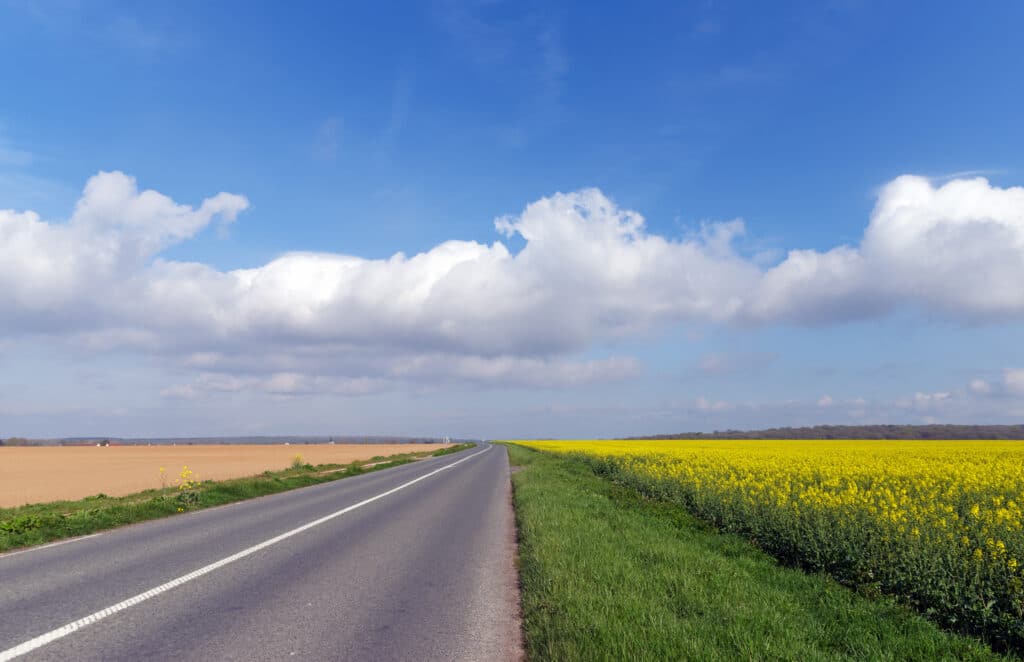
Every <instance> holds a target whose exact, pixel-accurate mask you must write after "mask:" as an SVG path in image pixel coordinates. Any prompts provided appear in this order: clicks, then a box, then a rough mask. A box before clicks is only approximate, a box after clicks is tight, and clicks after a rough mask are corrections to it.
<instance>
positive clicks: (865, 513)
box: [517, 440, 1024, 650]
mask: <svg viewBox="0 0 1024 662" xmlns="http://www.w3.org/2000/svg"><path fill="white" fill-rule="evenodd" d="M517 443H521V444H523V445H525V446H529V447H531V448H535V449H538V450H543V451H549V452H554V453H560V454H571V455H573V456H575V457H577V458H579V459H582V460H583V461H585V462H587V463H588V464H590V465H591V466H592V467H594V469H595V470H596V471H597V472H598V473H600V474H603V475H606V476H608V477H610V478H612V479H613V480H616V481H619V482H622V483H625V484H629V485H632V486H633V487H636V488H637V489H639V490H640V491H641V492H643V493H644V494H646V495H648V496H651V497H655V498H660V499H665V500H670V501H675V502H678V503H680V504H682V505H684V506H685V507H687V508H688V509H689V510H691V511H692V512H693V513H694V514H696V515H697V516H699V517H701V518H703V519H705V520H708V521H710V522H711V523H713V524H715V525H716V526H718V527H719V528H721V529H723V530H726V531H731V532H735V533H738V534H741V535H743V536H745V537H747V538H748V539H750V540H751V541H753V542H754V543H755V544H757V545H759V546H760V547H762V548H764V549H765V550H767V551H769V552H770V553H772V554H774V555H775V556H777V557H779V558H780V559H782V560H784V561H786V562H788V563H792V564H795V565H799V566H801V567H804V568H807V569H809V570H812V571H817V572H827V573H829V574H831V575H832V576H834V577H836V578H837V579H839V580H840V581H843V582H844V583H847V584H850V585H853V586H856V587H858V588H859V589H861V590H866V591H868V592H872V593H874V592H881V593H886V594H890V595H895V596H898V597H899V598H901V599H902V600H904V601H905V602H908V603H910V604H911V605H913V606H915V607H917V608H918V609H920V610H921V611H923V612H925V613H927V614H929V615H930V616H932V617H933V618H935V619H936V620H939V621H941V622H944V623H945V624H947V625H950V626H952V627H955V628H957V629H962V630H965V631H969V632H974V633H978V634H983V635H984V636H985V637H986V638H987V639H989V640H990V641H992V642H993V643H998V644H1000V645H1001V646H1005V647H1009V648H1011V649H1016V650H1022V648H1024V586H1022V577H1021V570H1022V569H1021V564H1022V563H1024V531H1022V518H1024V442H1015V441H931V440H929V441H916V440H915V441H838V440H829V441H824V440H822V441H817V440H795V441H768V440H735V441H734V440H699V441H698V440H693V441H690V440H671V441H661V440H659V441H529V442H517Z"/></svg>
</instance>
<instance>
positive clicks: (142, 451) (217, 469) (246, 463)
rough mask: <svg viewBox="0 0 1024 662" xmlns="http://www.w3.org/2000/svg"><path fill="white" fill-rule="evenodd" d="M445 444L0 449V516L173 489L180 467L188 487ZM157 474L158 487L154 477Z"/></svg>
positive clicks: (431, 448) (435, 447)
mask: <svg viewBox="0 0 1024 662" xmlns="http://www.w3.org/2000/svg"><path fill="white" fill-rule="evenodd" d="M446 446H448V444H336V445H333V446H332V445H328V444H316V445H314V444H292V445H290V446H285V445H283V444H281V445H272V446H271V445H258V446H255V445H254V446H240V445H239V446H234V445H232V446H107V447H97V446H84V447H82V446H76V447H66V446H65V447H60V446H58V447H28V448H24V447H0V508H9V507H11V506H21V505H24V504H26V503H42V502H46V501H62V500H74V499H81V498H84V497H87V496H92V495H94V494H99V493H100V492H102V493H104V494H107V495H109V496H123V495H125V494H132V493H133V492H141V491H142V490H148V489H152V488H159V487H164V486H166V487H173V486H174V484H175V481H176V480H177V479H178V475H179V474H180V473H181V469H182V467H183V466H188V468H189V469H191V470H192V471H193V472H194V474H193V476H192V479H193V480H223V479H226V478H240V477H242V476H253V475H256V474H259V473H263V472H264V471H266V470H268V469H269V470H273V471H279V470H281V469H286V468H288V466H289V465H291V463H292V459H293V458H294V457H295V456H296V455H301V456H302V461H303V462H308V463H309V464H347V463H349V462H352V461H354V460H368V459H370V458H372V457H376V456H378V455H384V456H387V455H397V454H399V453H413V452H422V451H434V450H438V449H440V448H445V447H446ZM161 467H162V468H163V469H165V472H166V473H165V477H164V479H163V481H161V476H160V469H161Z"/></svg>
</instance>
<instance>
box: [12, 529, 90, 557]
mask: <svg viewBox="0 0 1024 662" xmlns="http://www.w3.org/2000/svg"><path fill="white" fill-rule="evenodd" d="M104 533H106V531H99V532H97V533H90V534H89V535H85V536H75V537H74V538H68V539H67V540H58V541H56V542H48V543H46V544H45V545H36V546H35V547H29V548H28V549H16V550H14V551H13V552H4V553H3V554H0V560H3V559H7V558H10V557H12V556H17V555H18V554H28V553H29V552H38V551H39V550H41V549H49V548H51V547H60V546H61V545H68V544H70V543H73V542H78V541H79V540H88V539H89V538H95V537H96V536H102V535H103V534H104Z"/></svg>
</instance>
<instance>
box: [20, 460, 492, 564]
mask: <svg viewBox="0 0 1024 662" xmlns="http://www.w3.org/2000/svg"><path fill="white" fill-rule="evenodd" d="M472 446H473V444H456V445H454V446H450V447H448V448H443V449H441V450H437V451H433V452H431V451H424V452H416V453H402V454H399V455H390V456H388V457H383V456H378V457H374V458H371V459H369V460H365V461H361V462H359V461H357V462H352V463H350V464H344V465H342V464H320V465H316V466H313V465H310V464H295V465H293V466H292V467H291V468H289V469H285V470H283V471H265V472H263V473H262V474H260V475H258V476H250V477H248V478H234V479H231V480H221V481H212V480H208V481H202V482H195V483H191V484H190V486H189V487H188V489H185V490H182V489H179V488H177V487H169V488H164V489H159V490H146V491H145V492H139V493H138V494H130V495H128V496H123V497H109V496H106V495H104V494H98V495H96V496H91V497H86V498H85V499H81V500H79V501H53V502H50V503H38V504H30V505H26V506H19V507H17V508H0V552H5V551H8V550H11V549H15V548H18V547H28V546H30V545H39V544H42V543H47V542H53V541H55V540H60V539H63V538H71V537H74V536H82V535H87V534H90V533H95V532H96V531H102V530H104V529H111V528H114V527H117V526H122V525H124V524H133V523H135V522H142V521H145V520H151V519H157V518H160V517H167V516H169V515H177V514H178V513H180V512H184V511H186V510H199V509H202V508H210V507H212V506H220V505H223V504H226V503H232V502H235V501H242V500H244V499H252V498H254V497H259V496H265V495H267V494H276V493H278V492H285V491H287V490H293V489H296V488H299V487H309V486H310V485H318V484H320V483H328V482H331V481H335V480H340V479H342V478H348V477H349V476H357V475H360V474H364V473H370V472H371V471H380V470H381V469H389V468H391V467H397V466H399V465H402V464H408V463H409V462H413V461H415V460H418V459H421V458H424V457H437V456H441V455H450V454H452V453H457V452H459V451H462V450H465V449H467V448H471V447H472Z"/></svg>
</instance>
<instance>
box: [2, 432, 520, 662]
mask: <svg viewBox="0 0 1024 662" xmlns="http://www.w3.org/2000/svg"><path fill="white" fill-rule="evenodd" d="M445 467H446V468H445ZM417 479H418V480H417ZM303 527H305V528H303ZM514 536H515V534H514V525H513V514H512V509H511V495H510V484H509V465H508V457H507V454H506V452H505V449H504V448H503V447H500V446H494V447H491V446H487V445H484V446H480V447H478V448H476V449H471V450H469V451H464V452H462V453H457V454H455V455H450V456H445V457H440V458H432V459H429V460H424V461H421V462H416V463H414V464H410V465H404V466H401V467H396V468H394V469H388V470H384V471H380V472H375V473H371V474H366V475H363V476H358V477H353V478H346V479H344V480H340V481H336V482H333V483H326V484H323V485H317V486H314V487H309V488H304V489H301V490H294V491H292V492H286V493H283V494H277V495H273V496H269V497H262V498H259V499H254V500H251V501H245V502H240V503H237V504H233V505H229V506H223V507H219V508H212V509H209V510H203V511H199V512H195V513H189V514H186V515H179V516H177V517H171V518H168V519H164V520H157V521H153V522H147V523H144V524H137V525H134V526H129V527H125V528H122V529H117V530H113V531H109V532H106V533H102V534H99V535H96V536H92V537H86V538H81V539H77V540H73V541H70V542H66V543H58V544H56V545H54V546H49V547H42V548H35V549H30V550H27V551H22V552H12V553H9V554H6V555H0V660H6V659H14V658H15V657H16V658H17V659H19V660H131V661H133V662H134V661H137V660H172V659H173V660H177V661H181V660H246V661H248V662H254V661H256V660H286V659H308V660H360V661H366V660H417V661H423V660H487V661H488V662H491V661H498V660H510V659H517V658H518V657H519V655H520V640H519V623H518V616H517V614H518V595H517V593H516V590H517V589H516V585H517V581H516V571H515V567H514V554H515V539H514ZM29 648H31V650H26V649H29ZM19 653H20V654H21V655H19Z"/></svg>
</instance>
